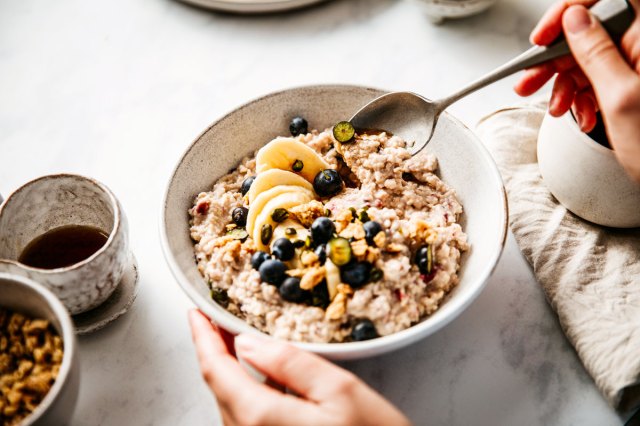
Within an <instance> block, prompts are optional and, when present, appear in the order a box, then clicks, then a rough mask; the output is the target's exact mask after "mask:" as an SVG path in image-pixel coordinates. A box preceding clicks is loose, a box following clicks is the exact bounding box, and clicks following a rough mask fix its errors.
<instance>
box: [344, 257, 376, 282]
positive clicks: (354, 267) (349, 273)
mask: <svg viewBox="0 0 640 426" xmlns="http://www.w3.org/2000/svg"><path fill="white" fill-rule="evenodd" d="M370 275H371V264H370V263H369V262H352V263H348V264H346V265H344V266H343V267H342V269H341V270H340V277H341V278H342V282H344V283H345V284H349V285H350V286H351V287H353V288H358V287H362V286H363V285H365V284H366V283H368V282H369V277H370Z"/></svg>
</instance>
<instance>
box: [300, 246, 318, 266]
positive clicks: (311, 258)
mask: <svg viewBox="0 0 640 426" xmlns="http://www.w3.org/2000/svg"><path fill="white" fill-rule="evenodd" d="M300 263H302V264H303V265H304V266H315V264H316V263H317V264H319V263H320V258H319V257H318V255H317V254H315V253H314V252H312V251H311V250H305V251H303V252H302V254H301V255H300Z"/></svg>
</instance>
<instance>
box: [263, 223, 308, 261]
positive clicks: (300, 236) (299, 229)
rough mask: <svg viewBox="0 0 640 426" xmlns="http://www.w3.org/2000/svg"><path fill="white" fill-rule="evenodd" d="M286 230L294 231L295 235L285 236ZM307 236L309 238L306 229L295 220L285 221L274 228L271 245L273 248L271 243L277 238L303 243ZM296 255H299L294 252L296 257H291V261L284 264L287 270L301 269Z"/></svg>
mask: <svg viewBox="0 0 640 426" xmlns="http://www.w3.org/2000/svg"><path fill="white" fill-rule="evenodd" d="M288 228H293V229H295V230H296V234H295V235H287V234H286V230H287V229H288ZM307 236H309V230H308V229H307V228H305V227H304V226H302V225H301V224H300V223H299V222H298V221H297V220H294V219H287V220H285V221H284V222H281V223H279V224H278V225H277V226H276V227H275V228H274V230H273V239H272V240H271V245H272V246H273V243H274V242H275V241H276V240H277V239H278V238H288V239H289V240H291V241H296V240H302V241H305V240H306V239H307ZM298 250H299V249H298ZM298 254H299V253H298V252H296V255H295V256H293V259H291V260H289V261H288V262H286V264H287V266H288V267H289V269H297V268H302V267H303V265H302V263H301V262H300V257H299V256H298Z"/></svg>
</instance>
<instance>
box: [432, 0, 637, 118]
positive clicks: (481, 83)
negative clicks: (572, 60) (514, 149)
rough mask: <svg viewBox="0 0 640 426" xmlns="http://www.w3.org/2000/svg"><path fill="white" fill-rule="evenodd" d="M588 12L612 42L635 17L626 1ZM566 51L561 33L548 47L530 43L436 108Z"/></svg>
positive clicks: (605, 2)
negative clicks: (530, 46)
mask: <svg viewBox="0 0 640 426" xmlns="http://www.w3.org/2000/svg"><path fill="white" fill-rule="evenodd" d="M591 12H592V13H593V15H594V16H596V17H597V18H598V19H599V20H600V22H601V23H602V25H603V26H604V28H605V29H606V30H607V32H608V33H609V35H610V36H611V37H612V38H613V39H614V41H615V42H616V43H617V42H618V41H619V40H620V37H622V35H623V34H624V32H625V31H626V30H627V29H628V28H629V27H630V26H631V23H632V22H633V20H634V18H635V13H634V11H633V8H632V7H631V5H630V4H629V2H628V1H627V0H601V1H599V2H598V3H596V4H595V5H594V6H593V7H592V8H591ZM570 53H571V51H570V50H569V45H568V44H567V41H566V40H565V39H564V37H562V36H560V37H559V38H558V39H557V40H556V41H554V42H553V43H552V44H551V45H549V46H534V47H532V48H530V49H529V50H527V51H526V52H524V53H522V54H520V55H519V56H516V57H515V58H514V59H512V60H510V61H509V62H507V63H506V64H504V65H502V66H500V67H498V68H496V69H495V70H493V71H491V72H490V73H489V74H487V75H485V76H484V77H481V78H479V79H478V80H475V81H474V82H472V83H471V84H469V85H467V86H465V87H463V88H462V89H460V90H458V91H457V92H456V93H454V94H452V95H450V96H448V97H446V98H443V99H441V100H439V101H437V102H436V103H437V104H438V106H439V108H438V109H439V111H443V110H445V109H446V108H447V107H448V106H449V105H451V104H452V103H454V102H456V101H457V100H459V99H460V98H463V97H465V96H467V95H469V94H471V93H473V92H475V91H476V90H478V89H482V88H483V87H485V86H488V85H489V84H491V83H495V82H496V81H498V80H501V79H503V78H505V77H508V76H510V75H511V74H513V73H515V72H517V71H521V70H523V69H526V68H531V67H533V66H535V65H539V64H542V63H544V62H547V61H550V60H552V59H556V58H558V57H560V56H564V55H568V54H570Z"/></svg>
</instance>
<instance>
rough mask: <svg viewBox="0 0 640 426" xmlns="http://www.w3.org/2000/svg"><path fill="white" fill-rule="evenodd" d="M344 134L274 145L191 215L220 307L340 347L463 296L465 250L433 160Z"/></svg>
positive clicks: (199, 200)
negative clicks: (459, 291) (455, 294)
mask: <svg viewBox="0 0 640 426" xmlns="http://www.w3.org/2000/svg"><path fill="white" fill-rule="evenodd" d="M339 124H340V126H338V125H336V127H335V128H334V129H333V131H332V129H329V130H327V131H324V132H317V131H313V132H311V133H307V134H301V135H298V136H296V137H291V138H284V137H281V138H276V139H274V140H273V141H271V142H270V143H269V144H267V145H265V147H263V148H262V149H260V150H259V151H258V152H257V153H256V155H254V156H251V157H247V158H244V159H243V160H242V161H241V163H240V165H239V166H238V167H237V168H236V169H235V170H234V171H232V172H231V173H229V174H227V175H226V176H223V177H222V178H221V179H220V180H219V181H218V182H216V183H215V184H214V186H213V189H212V190H211V191H209V192H202V193H200V194H199V195H198V196H197V197H196V199H195V202H194V205H193V207H192V208H191V209H190V210H189V214H190V217H191V222H190V224H191V238H192V239H193V240H194V241H195V255H196V259H197V264H198V269H199V271H200V273H201V274H202V275H203V277H204V278H205V280H206V281H207V283H208V284H209V286H210V288H211V290H212V297H213V299H214V300H215V301H216V302H217V303H219V304H221V305H222V306H224V307H225V308H226V309H227V310H229V311H230V312H231V313H233V314H235V315H236V316H238V317H240V318H242V319H243V320H245V321H246V322H248V323H249V324H250V325H252V326H254V327H256V328H258V329H259V330H262V331H264V332H266V333H269V334H271V335H273V336H275V337H278V338H283V339H288V340H295V341H305V342H344V341H352V340H365V339H369V338H374V337H377V336H384V335H389V334H392V333H395V332H398V331H400V330H403V329H406V328H408V327H411V326H412V325H414V324H416V323H418V322H419V321H421V320H422V319H424V318H425V317H427V316H429V315H431V314H432V313H433V312H435V311H436V310H437V309H438V307H439V306H440V304H441V303H442V302H443V301H444V299H445V297H446V296H447V294H448V293H449V292H450V291H451V289H452V288H454V287H455V286H456V284H457V283H458V275H457V272H458V269H459V267H460V256H461V252H463V251H465V250H467V249H468V245H467V241H466V235H465V234H464V232H463V230H462V228H461V226H460V224H459V223H458V219H459V217H460V215H461V214H462V206H461V205H460V203H459V202H458V200H457V199H456V196H455V192H454V191H453V190H452V189H451V188H449V187H448V186H447V185H446V184H445V183H443V182H442V181H441V180H440V179H439V178H438V177H437V176H436V174H435V172H436V170H437V167H438V163H437V160H436V158H435V157H434V156H432V155H427V154H421V155H419V156H416V157H411V154H410V153H409V151H408V150H407V149H406V148H405V145H406V143H405V141H403V140H402V139H401V138H399V137H397V136H392V135H389V134H386V133H384V132H382V133H372V134H368V133H363V134H355V135H353V133H351V134H350V133H349V130H350V129H349V127H348V126H347V125H348V124H349V123H346V122H343V123H339ZM336 129H339V132H336ZM345 135H346V136H345ZM340 141H343V142H340Z"/></svg>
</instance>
